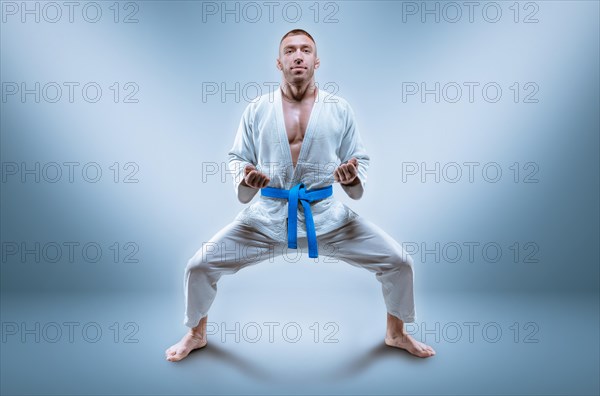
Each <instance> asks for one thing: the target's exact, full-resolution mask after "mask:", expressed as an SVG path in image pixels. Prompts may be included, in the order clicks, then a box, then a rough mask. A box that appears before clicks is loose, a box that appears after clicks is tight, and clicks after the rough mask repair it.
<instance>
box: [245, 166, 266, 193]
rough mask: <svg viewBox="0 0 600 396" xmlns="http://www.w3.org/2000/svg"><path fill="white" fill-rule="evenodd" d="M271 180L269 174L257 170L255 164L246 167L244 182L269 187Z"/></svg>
mask: <svg viewBox="0 0 600 396" xmlns="http://www.w3.org/2000/svg"><path fill="white" fill-rule="evenodd" d="M270 181H271V179H269V176H267V175H265V174H264V173H261V172H259V171H257V170H256V168H255V167H254V165H252V164H249V165H246V167H245V168H244V183H245V184H246V185H247V186H248V187H252V188H259V189H260V188H264V187H267V185H268V184H269V182H270Z"/></svg>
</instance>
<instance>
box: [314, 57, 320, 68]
mask: <svg viewBox="0 0 600 396" xmlns="http://www.w3.org/2000/svg"><path fill="white" fill-rule="evenodd" d="M320 64H321V59H319V58H315V69H318V68H319V65H320Z"/></svg>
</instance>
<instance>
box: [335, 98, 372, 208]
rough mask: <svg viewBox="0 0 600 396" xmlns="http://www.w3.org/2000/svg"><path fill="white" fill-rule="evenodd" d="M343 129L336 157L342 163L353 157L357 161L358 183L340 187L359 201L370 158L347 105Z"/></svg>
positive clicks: (352, 113) (365, 181)
mask: <svg viewBox="0 0 600 396" xmlns="http://www.w3.org/2000/svg"><path fill="white" fill-rule="evenodd" d="M345 129H346V131H345V133H344V136H343V137H342V143H341V144H340V147H339V150H338V157H339V159H340V161H341V162H342V163H344V162H346V161H348V160H350V159H351V158H353V157H354V158H356V159H357V160H358V178H359V179H360V183H359V184H356V185H354V186H344V185H343V184H340V185H341V186H342V188H343V189H344V191H345V192H346V194H348V196H349V197H350V198H352V199H360V198H361V197H362V195H363V192H364V189H365V184H366V183H367V170H368V169H369V161H370V157H369V155H368V154H367V151H366V149H365V146H364V144H363V141H362V138H361V136H360V132H359V130H358V125H357V124H356V120H355V117H354V111H353V110H352V107H350V105H347V113H346V128H345Z"/></svg>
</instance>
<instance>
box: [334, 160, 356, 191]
mask: <svg viewBox="0 0 600 396" xmlns="http://www.w3.org/2000/svg"><path fill="white" fill-rule="evenodd" d="M357 176H358V160H357V159H356V158H354V157H352V158H351V159H349V160H348V161H347V162H345V163H343V164H341V165H340V166H338V167H337V169H336V170H335V171H334V172H333V178H334V179H335V181H336V182H340V184H345V185H354V184H358V183H359V182H360V179H359V178H358V177H357Z"/></svg>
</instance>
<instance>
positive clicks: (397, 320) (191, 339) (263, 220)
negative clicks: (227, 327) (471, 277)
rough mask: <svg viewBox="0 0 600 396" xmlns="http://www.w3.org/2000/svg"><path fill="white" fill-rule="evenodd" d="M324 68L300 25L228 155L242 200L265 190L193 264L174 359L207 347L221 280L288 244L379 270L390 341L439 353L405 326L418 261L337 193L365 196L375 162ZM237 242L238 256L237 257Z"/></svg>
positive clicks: (169, 353)
mask: <svg viewBox="0 0 600 396" xmlns="http://www.w3.org/2000/svg"><path fill="white" fill-rule="evenodd" d="M318 67H319V58H318V57H317V49H316V43H315V41H314V39H313V38H312V36H311V35H310V34H309V33H307V32H306V31H304V30H301V29H294V30H292V31H290V32H288V33H286V34H285V35H284V36H283V38H282V40H281V42H280V45H279V57H278V59H277V68H278V69H279V70H281V72H282V84H281V86H280V87H279V89H277V90H276V91H275V92H274V93H270V94H266V95H263V96H261V97H260V98H259V99H258V100H256V101H254V102H253V103H250V104H249V105H248V106H247V107H246V110H245V111H244V114H243V115H242V120H241V122H240V126H239V128H238V131H237V135H236V138H235V141H234V145H233V147H232V149H231V150H230V152H229V167H230V169H231V170H233V171H234V172H235V173H236V176H237V177H236V178H235V179H234V187H235V191H236V194H237V197H238V199H239V200H240V202H242V203H248V202H250V201H251V200H252V198H253V197H254V196H255V195H256V193H257V192H258V191H259V190H260V191H261V196H260V198H259V200H258V201H257V202H254V203H253V204H252V205H250V206H248V207H246V208H245V209H244V210H243V211H241V212H240V214H239V215H238V216H237V217H236V218H235V219H234V221H233V222H232V223H230V224H229V225H227V226H226V227H225V228H223V229H222V230H220V231H219V232H218V233H217V234H215V235H214V236H213V237H212V238H211V240H210V242H209V243H207V244H203V246H202V248H201V249H199V250H198V251H197V252H196V254H195V255H194V256H193V257H192V258H191V259H190V260H189V261H188V263H187V266H186V271H185V277H184V290H185V296H186V313H185V320H184V324H185V325H186V326H187V327H189V328H190V331H189V332H188V333H187V334H186V335H184V336H183V338H182V339H181V340H180V341H179V342H178V343H177V344H175V345H173V346H171V347H170V348H169V349H167V350H166V352H165V354H166V358H167V360H169V361H179V360H181V359H183V358H185V357H186V356H187V355H188V354H189V353H190V352H191V351H192V350H194V349H198V348H202V347H204V346H205V345H206V343H207V339H206V324H207V320H208V316H207V315H208V309H209V307H210V306H211V304H212V302H213V300H214V298H215V296H216V291H217V282H218V280H219V278H220V277H221V276H222V275H224V274H233V273H235V272H237V271H239V270H240V269H241V268H244V267H246V266H249V265H253V264H257V263H259V262H261V261H264V260H265V259H266V258H267V257H274V256H279V255H282V254H284V253H285V251H284V249H285V248H286V247H289V248H301V249H302V248H306V247H307V246H308V251H309V257H318V254H319V253H321V254H324V255H328V256H333V257H335V258H338V259H341V260H342V261H345V262H347V263H349V264H351V265H354V266H357V267H361V268H365V269H367V270H369V271H370V272H373V273H375V274H376V278H377V280H378V281H379V282H381V284H382V291H383V296H384V301H385V304H386V307H387V311H388V314H387V331H386V337H385V343H386V344H387V345H389V346H392V347H397V348H401V349H405V350H407V351H408V352H410V353H411V354H413V355H416V356H419V357H429V356H433V355H435V351H434V350H433V348H431V347H430V346H428V345H425V344H424V343H421V342H419V341H416V340H415V339H414V338H413V337H411V336H410V335H408V334H406V332H405V330H404V322H414V321H415V318H416V314H415V309H414V298H413V262H412V259H411V257H410V256H409V255H408V254H407V253H406V252H405V251H404V250H403V249H402V247H401V245H400V244H399V243H398V242H396V241H395V240H393V239H392V237H390V236H389V235H388V234H387V233H385V232H384V231H383V230H381V229H380V228H378V227H377V226H376V225H374V224H373V223H371V222H369V221H367V220H366V219H364V218H363V217H361V216H359V215H358V214H357V213H355V212H353V211H352V210H351V209H350V208H348V207H347V206H346V205H344V204H343V203H342V202H340V201H338V200H336V199H335V198H334V197H333V196H332V195H331V194H332V184H333V183H335V182H339V183H340V185H341V187H342V189H343V190H344V191H345V192H346V193H347V194H348V196H350V197H351V198H353V199H360V198H361V196H362V194H363V191H364V186H365V183H366V177H367V168H368V165H369V156H368V155H367V153H366V151H365V149H364V146H363V143H362V140H361V137H360V134H359V132H358V128H357V126H356V123H355V120H354V113H353V111H352V108H351V107H350V106H349V104H348V103H347V102H346V101H345V100H344V99H342V98H341V97H338V96H335V95H330V94H327V95H326V94H324V93H323V92H322V91H321V90H319V89H317V87H316V86H315V82H314V71H315V70H316V69H317V68H318ZM332 165H334V166H332ZM298 201H300V204H301V205H300V206H299V205H298ZM305 224H306V225H305ZM317 236H318V244H317ZM286 239H287V244H286ZM236 246H237V247H238V249H237V251H238V252H240V254H236V255H235V257H232V254H231V252H232V248H233V250H234V251H235V250H236V249H235V247H236ZM239 247H243V248H252V250H251V252H250V253H248V249H239ZM319 247H320V248H319ZM221 252H223V254H221ZM242 252H243V253H242Z"/></svg>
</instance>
